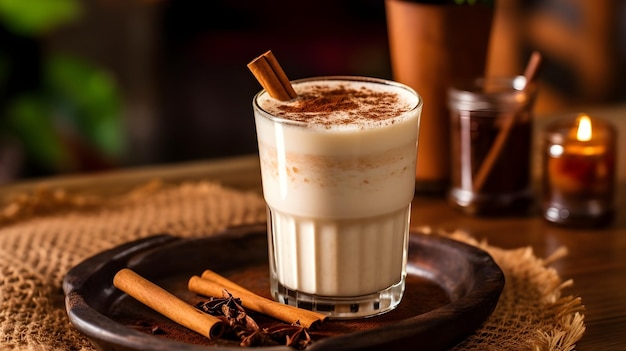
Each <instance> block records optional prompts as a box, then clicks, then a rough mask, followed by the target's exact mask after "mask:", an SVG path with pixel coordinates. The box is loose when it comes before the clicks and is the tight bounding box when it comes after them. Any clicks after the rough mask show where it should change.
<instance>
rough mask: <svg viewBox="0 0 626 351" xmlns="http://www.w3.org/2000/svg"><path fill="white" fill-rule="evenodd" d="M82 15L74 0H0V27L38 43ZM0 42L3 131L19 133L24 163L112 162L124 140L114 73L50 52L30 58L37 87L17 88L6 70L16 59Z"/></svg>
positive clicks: (46, 169) (72, 165)
mask: <svg viewBox="0 0 626 351" xmlns="http://www.w3.org/2000/svg"><path fill="white" fill-rule="evenodd" d="M81 13H82V7H81V3H80V1H79V0H19V1H16V0H0V26H2V27H4V29H5V31H7V32H10V34H9V36H15V37H16V38H20V39H22V38H26V40H32V41H35V42H39V39H41V37H43V36H44V35H46V34H47V33H49V32H50V31H52V30H54V29H55V28H58V27H59V26H62V25H65V24H68V23H71V22H73V21H76V20H77V19H79V18H80V15H81ZM9 41H11V40H9ZM18 41H19V40H18ZM7 45H11V44H7ZM14 45H15V44H14ZM19 45H20V44H17V46H19ZM2 48H3V47H2V46H0V98H1V102H2V104H1V105H0V137H3V136H4V137H8V138H10V139H12V140H13V139H17V140H18V141H19V144H20V147H21V149H22V150H23V153H24V155H25V158H27V160H26V162H27V163H29V164H31V165H32V164H34V165H35V168H38V172H40V173H61V172H73V171H84V170H93V169H102V168H109V167H112V166H113V165H115V164H116V163H117V161H118V160H119V159H120V158H121V157H122V156H123V153H124V149H125V147H124V144H125V143H124V140H125V138H124V128H123V121H122V118H121V97H120V93H119V91H118V88H117V86H116V83H115V80H114V79H113V77H111V76H110V75H109V74H108V72H107V71H105V70H103V69H102V68H100V67H97V66H95V65H93V64H91V63H90V62H88V61H86V60H83V59H81V58H79V57H73V56H68V55H63V54H60V53H47V54H45V56H42V58H41V60H40V61H37V60H35V62H36V63H37V62H40V67H32V70H33V71H34V72H37V73H36V74H37V75H38V77H36V79H35V80H36V81H37V82H38V84H36V88H35V89H17V92H16V91H15V87H12V86H10V85H11V84H14V85H15V80H13V81H12V80H11V79H9V75H10V74H15V72H12V71H11V70H13V69H15V68H16V67H17V66H18V63H17V62H15V61H16V57H15V55H12V54H8V53H5V52H2ZM18 50H19V49H18ZM42 55H43V54H42ZM22 69H23V67H22Z"/></svg>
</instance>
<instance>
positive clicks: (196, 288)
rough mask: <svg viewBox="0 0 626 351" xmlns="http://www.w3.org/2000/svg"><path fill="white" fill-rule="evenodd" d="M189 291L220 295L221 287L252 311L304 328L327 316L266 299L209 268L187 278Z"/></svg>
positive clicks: (317, 323)
mask: <svg viewBox="0 0 626 351" xmlns="http://www.w3.org/2000/svg"><path fill="white" fill-rule="evenodd" d="M188 288H189V290H190V291H192V292H195V293H196V294H199V295H204V296H214V297H218V296H222V291H223V289H226V290H227V291H229V292H230V293H231V294H233V296H235V297H239V298H240V299H241V300H242V303H243V306H244V307H246V308H249V309H251V310H253V311H256V312H259V313H263V314H265V315H268V316H270V317H274V318H276V319H278V320H281V321H283V322H287V323H295V322H299V323H300V325H302V326H303V327H306V328H316V327H318V326H319V325H320V324H321V323H323V322H324V321H325V320H326V319H328V316H326V315H325V314H322V313H317V312H314V311H309V310H305V309H302V308H298V307H295V306H290V305H285V304H282V303H279V302H276V301H274V300H270V299H266V298H264V297H262V296H259V295H257V294H255V293H253V292H251V291H249V290H247V289H245V288H243V287H241V286H239V285H238V284H236V283H234V282H233V281H230V280H228V279H226V278H224V277H222V276H220V275H219V274H217V273H215V272H212V271H210V270H207V271H205V272H204V273H203V274H202V277H199V276H193V277H191V278H190V279H189V283H188Z"/></svg>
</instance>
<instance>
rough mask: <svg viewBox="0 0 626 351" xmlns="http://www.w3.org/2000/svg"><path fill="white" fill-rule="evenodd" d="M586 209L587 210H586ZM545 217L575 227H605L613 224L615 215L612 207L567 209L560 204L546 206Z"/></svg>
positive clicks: (555, 222)
mask: <svg viewBox="0 0 626 351" xmlns="http://www.w3.org/2000/svg"><path fill="white" fill-rule="evenodd" d="M585 210H586V211H585ZM543 216H544V218H545V219H546V220H547V221H548V222H551V223H554V224H558V225H562V226H565V227H573V228H591V227H605V226H608V225H610V224H611V222H612V221H613V218H614V217H615V211H614V210H613V209H612V208H601V207H598V208H594V210H593V211H590V210H588V209H587V208H584V209H580V208H575V209H567V208H564V207H563V206H560V205H558V204H549V205H546V206H544V210H543Z"/></svg>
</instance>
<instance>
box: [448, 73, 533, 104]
mask: <svg viewBox="0 0 626 351" xmlns="http://www.w3.org/2000/svg"><path fill="white" fill-rule="evenodd" d="M487 85H489V86H490V87H491V89H490V90H487V91H485V90H484V89H485V86H487ZM536 95H537V84H536V83H531V84H530V85H529V86H528V87H526V77H524V76H522V75H517V76H493V77H478V78H474V79H470V80H466V81H462V82H458V83H457V84H454V85H453V86H451V87H450V88H449V89H448V106H449V107H450V108H452V109H455V110H462V111H464V110H470V111H475V110H489V109H494V108H495V107H501V106H517V105H530V104H532V103H533V101H534V99H535V97H536Z"/></svg>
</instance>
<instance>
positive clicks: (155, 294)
mask: <svg viewBox="0 0 626 351" xmlns="http://www.w3.org/2000/svg"><path fill="white" fill-rule="evenodd" d="M113 285H114V286H115V287H116V288H118V289H120V290H122V291H123V292H125V293H127V294H128V295H130V296H132V297H134V298H135V299H136V300H138V301H139V302H141V303H143V304H144V305H146V306H148V307H150V308H152V309H153V310H155V311H157V312H159V313H161V314H162V315H164V316H165V317H167V318H169V319H171V320H173V321H174V322H176V323H178V324H180V325H182V326H184V327H187V328H189V329H191V330H193V331H195V332H197V333H199V334H201V335H204V336H206V337H208V338H209V339H217V338H219V337H220V336H221V335H222V332H223V330H224V328H223V324H222V321H221V320H220V319H219V318H217V317H215V316H212V315H210V314H208V313H204V312H202V311H200V310H199V309H197V308H195V307H193V306H191V305H190V304H188V303H186V302H185V301H183V300H181V299H179V298H178V297H176V296H174V295H173V294H171V293H169V292H168V291H166V290H164V289H163V288H161V287H159V286H158V285H156V284H154V283H152V282H150V281H148V280H147V279H145V278H144V277H142V276H140V275H139V274H137V273H135V272H134V271H132V270H130V269H128V268H123V269H121V270H120V271H119V272H117V274H115V277H113Z"/></svg>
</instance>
